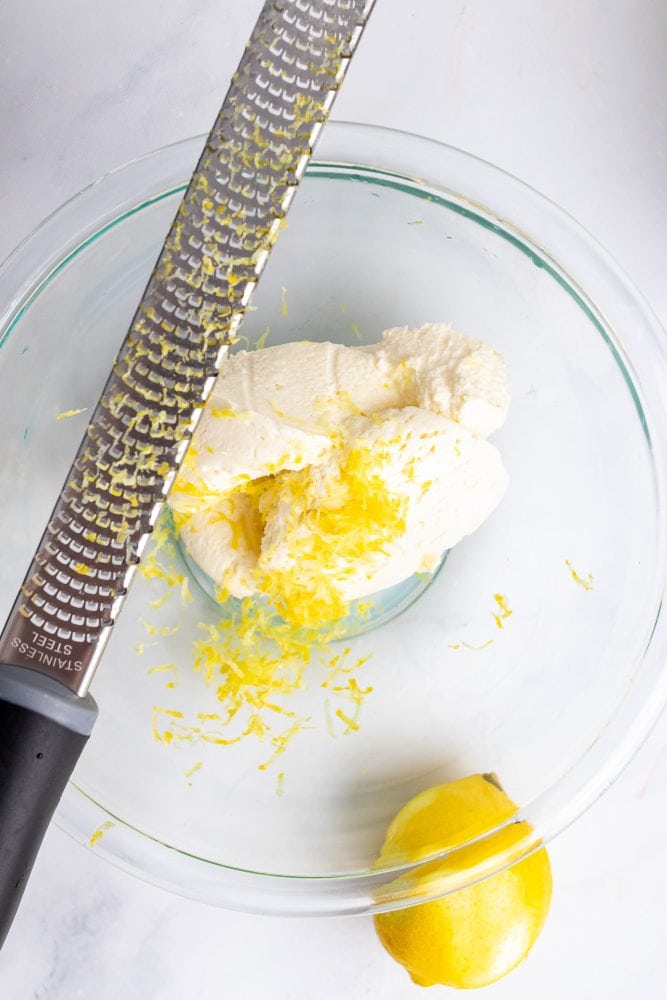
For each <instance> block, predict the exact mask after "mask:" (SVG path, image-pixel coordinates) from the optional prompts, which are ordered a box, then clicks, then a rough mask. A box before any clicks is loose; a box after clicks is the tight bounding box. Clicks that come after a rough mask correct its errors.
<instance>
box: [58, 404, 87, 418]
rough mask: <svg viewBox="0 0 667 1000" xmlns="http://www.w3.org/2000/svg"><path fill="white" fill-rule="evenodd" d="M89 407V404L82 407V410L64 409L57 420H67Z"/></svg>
mask: <svg viewBox="0 0 667 1000" xmlns="http://www.w3.org/2000/svg"><path fill="white" fill-rule="evenodd" d="M87 409H88V407H87V406H84V407H82V408H81V409H80V410H63V411H62V413H58V414H57V416H56V420H67V419H68V417H76V416H78V415H79V413H85V412H86V410H87Z"/></svg>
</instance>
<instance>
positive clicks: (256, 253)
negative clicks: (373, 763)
mask: <svg viewBox="0 0 667 1000" xmlns="http://www.w3.org/2000/svg"><path fill="white" fill-rule="evenodd" d="M373 4H374V0H268V2H267V3H265V5H264V7H263V9H262V12H261V14H260V16H259V20H258V22H257V24H256V26H255V29H254V31H253V34H252V36H251V38H250V41H249V43H248V46H247V48H246V51H245V54H244V56H243V59H242V60H241V63H240V65H239V68H238V70H237V72H236V73H235V75H234V77H233V79H232V83H231V87H230V89H229V92H228V94H227V97H226V99H225V102H224V104H223V106H222V109H221V111H220V114H219V115H218V118H217V120H216V122H215V124H214V126H213V129H212V131H211V134H210V135H209V137H208V140H207V142H206V146H205V148H204V151H203V153H202V156H201V159H200V161H199V164H198V166H197V169H196V170H195V173H194V174H193V177H192V180H191V182H190V184H189V186H188V189H187V191H186V193H185V195H184V197H183V201H182V203H181V205H180V208H179V210H178V213H177V215H176V218H175V220H174V222H173V224H172V227H171V229H170V231H169V234H168V236H167V239H166V241H165V244H164V247H163V249H162V252H161V254H160V257H159V259H158V262H157V264H156V266H155V269H154V271H153V274H152V276H151V279H150V281H149V283H148V286H147V288H146V291H145V293H144V296H143V299H142V301H141V304H140V306H139V308H138V310H137V313H136V314H135V317H134V319H133V321H132V324H131V326H130V330H129V332H128V335H127V337H126V339H125V341H124V343H123V345H122V347H121V350H120V352H119V354H118V357H117V359H116V361H115V363H114V367H113V371H112V373H111V375H110V377H109V380H108V382H107V384H106V386H105V388H104V391H103V393H102V396H101V398H100V401H99V403H98V405H97V407H96V409H95V412H94V413H93V416H92V419H91V421H90V423H89V425H88V428H87V430H86V434H85V436H84V439H83V442H82V444H81V446H80V448H79V451H78V453H77V456H76V458H75V461H74V464H73V466H72V468H71V470H70V472H69V475H68V477H67V480H66V482H65V485H64V487H63V490H62V492H61V495H60V498H59V500H58V502H57V504H56V507H55V509H54V511H53V514H52V516H51V519H50V521H49V524H48V526H47V529H46V531H45V534H44V536H43V538H42V540H41V542H40V544H39V547H38V550H37V552H36V554H35V556H34V559H33V562H32V564H31V566H30V569H29V570H28V573H27V575H26V578H25V581H24V583H23V585H22V587H21V591H20V593H19V595H18V597H17V600H16V602H15V604H14V607H13V609H12V612H11V613H10V616H9V618H8V620H7V623H6V625H5V628H4V630H3V632H2V635H1V636H0V662H6V663H13V664H15V665H18V666H27V667H31V668H33V669H35V670H38V671H41V672H42V673H45V674H47V675H49V676H52V677H56V678H57V679H58V680H59V681H61V682H62V683H63V684H65V685H66V686H67V687H68V688H70V689H72V690H74V691H75V692H77V693H78V694H81V695H83V694H84V693H85V692H86V691H87V689H88V686H89V684H90V681H91V679H92V674H93V671H94V669H95V666H96V665H97V662H98V660H99V657H100V655H101V653H102V650H103V648H104V644H105V642H106V639H107V638H108V636H109V632H110V629H111V628H112V626H113V624H114V620H115V617H116V615H117V614H118V611H119V608H120V606H121V604H122V601H123V598H124V597H125V594H126V593H127V588H128V586H129V583H130V580H131V578H132V575H133V573H134V571H135V569H136V566H137V564H138V562H139V559H140V556H141V552H142V550H143V548H144V546H145V544H146V542H147V541H148V538H149V537H150V533H151V530H152V528H153V525H154V524H155V522H156V520H157V517H158V515H159V512H160V509H161V507H162V504H163V503H164V499H165V497H166V495H167V493H168V491H169V488H170V486H171V484H172V482H173V479H174V477H175V475H176V473H177V471H178V466H179V464H180V461H181V460H182V458H183V456H184V454H185V452H186V450H187V447H188V444H189V442H190V439H191V437H192V433H193V431H194V429H195V426H196V424H197V420H198V418H199V416H200V415H201V412H202V408H203V406H204V403H205V401H206V398H207V396H208V394H209V392H210V390H211V388H212V386H213V383H214V381H215V376H216V374H217V371H218V368H219V366H220V364H221V363H222V362H223V360H224V357H225V354H226V352H227V349H228V346H229V345H230V344H231V343H233V341H234V337H235V334H236V331H237V329H238V326H239V324H240V322H241V320H242V317H243V314H244V311H245V309H246V307H247V305H248V302H249V300H250V296H251V294H252V291H253V288H254V286H255V284H256V282H257V280H258V277H259V275H260V273H261V271H262V269H263V267H264V264H265V263H266V260H267V258H268V255H269V252H270V250H271V247H272V245H273V243H274V242H275V240H276V238H277V236H278V233H279V230H280V228H281V225H282V220H283V219H284V217H285V213H286V212H287V209H288V207H289V204H290V202H291V200H292V197H293V195H294V193H295V191H296V188H297V186H298V183H299V180H300V178H301V176H302V174H303V172H304V170H305V168H306V165H307V163H308V160H309V159H310V156H311V153H312V149H313V145H314V143H315V140H316V138H317V135H318V133H319V131H320V129H321V127H322V124H323V123H324V121H325V120H326V117H327V115H328V113H329V110H330V108H331V105H332V103H333V100H334V97H335V94H336V90H337V88H338V86H339V85H340V82H341V80H342V78H343V76H344V74H345V70H346V69H347V66H348V64H349V60H350V58H351V56H352V53H353V51H354V49H355V47H356V44H357V42H358V40H359V37H360V34H361V31H362V28H363V25H364V23H365V21H366V19H367V17H368V15H369V13H370V11H371V8H372V6H373Z"/></svg>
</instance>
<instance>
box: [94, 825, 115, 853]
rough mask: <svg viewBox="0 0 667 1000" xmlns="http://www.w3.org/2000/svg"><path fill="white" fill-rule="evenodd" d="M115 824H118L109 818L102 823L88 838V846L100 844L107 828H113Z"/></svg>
mask: <svg viewBox="0 0 667 1000" xmlns="http://www.w3.org/2000/svg"><path fill="white" fill-rule="evenodd" d="M115 825H116V824H115V823H112V822H111V820H107V821H106V823H102V825H101V826H98V828H97V830H95V832H94V833H92V834H91V835H90V837H89V838H88V847H95V845H96V844H99V842H100V840H101V839H102V837H103V836H104V834H105V833H106V832H107V830H112V829H113V828H114V826H115Z"/></svg>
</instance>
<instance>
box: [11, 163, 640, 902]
mask: <svg viewBox="0 0 667 1000" xmlns="http://www.w3.org/2000/svg"><path fill="white" fill-rule="evenodd" d="M132 193H133V196H134V198H135V207H134V209H133V210H132V211H125V212H123V213H122V214H121V215H119V216H117V217H115V218H113V219H112V220H108V221H107V222H106V223H105V225H104V226H102V225H100V226H97V228H96V231H95V232H94V233H93V234H92V235H90V237H89V238H88V239H87V240H86V241H85V242H84V243H83V244H82V245H81V246H79V247H78V248H77V249H76V251H75V252H73V253H71V254H70V255H69V256H68V257H67V258H66V259H64V260H63V261H62V262H61V264H60V265H59V267H58V269H57V270H56V271H55V272H54V273H53V274H52V275H51V276H50V278H49V280H48V281H46V282H45V283H43V284H42V286H41V287H40V288H38V289H36V292H35V294H34V295H33V297H32V300H31V301H30V302H29V303H28V305H27V307H26V308H25V310H24V311H23V313H22V314H21V315H20V317H19V318H18V319H15V321H14V323H13V328H12V329H11V331H8V332H7V336H6V337H5V339H4V342H3V343H2V349H1V350H0V376H1V377H2V383H3V387H4V388H3V391H2V394H1V397H0V417H1V420H2V427H3V436H2V443H1V446H0V447H1V451H0V491H1V493H0V502H1V505H2V512H3V522H4V534H5V559H4V560H3V564H2V566H1V567H0V611H8V609H9V607H10V605H11V602H12V599H13V596H14V594H15V591H16V589H17V587H18V585H19V584H20V582H21V579H22V576H23V572H24V571H25V568H26V566H27V565H28V562H29V558H30V555H31V553H32V551H33V548H34V546H35V544H36V542H37V540H38V538H39V535H40V532H41V530H42V528H43V525H44V523H45V521H46V519H47V517H48V514H49V512H50V509H51V506H52V503H53V501H54V498H55V496H56V495H57V492H58V490H59V488H60V486H61V483H62V481H63V478H64V476H65V474H66V471H67V469H68V467H69V463H70V461H71V459H72V457H73V455H74V452H75V450H76V447H77V445H78V442H79V440H80V437H81V434H82V433H83V430H84V426H85V420H86V415H85V413H82V414H79V415H75V416H72V417H69V418H66V419H58V414H61V413H62V412H63V411H69V410H75V409H87V410H88V411H89V412H90V410H91V408H92V407H93V406H94V403H95V401H96V399H97V396H98V394H99V392H100V390H101V388H102V385H103V383H104V380H105V377H106V374H107V372H108V370H109V367H110V365H111V363H112V360H113V357H114V355H115V353H116V350H117V349H118V347H119V345H120V342H121V340H122V337H123V335H124V333H125V331H126V329H127V326H128V323H129V321H130V319H131V317H132V314H133V311H134V309H135V307H136V304H137V302H138V300H139V298H140V295H141V292H142V290H143V287H144V284H145V282H146V280H147V277H148V274H149V272H150V269H151V267H152V264H153V262H154V259H155V257H156V254H157V252H158V249H159V247H160V244H161V241H162V238H163V236H164V234H165V231H166V229H167V227H168V225H169V223H170V221H171V218H172V216H173V213H174V211H175V208H176V205H177V203H178V199H179V197H180V191H179V190H178V189H173V188H172V189H171V190H168V191H160V192H158V193H155V192H150V191H146V190H135V191H133V192H132ZM149 194H150V197H149V198H148V199H147V195H149ZM441 320H442V321H449V322H451V323H452V324H453V326H454V327H455V328H456V329H458V330H459V331H461V332H463V333H466V334H470V335H471V336H474V337H479V338H481V339H483V340H486V341H488V342H489V343H490V344H492V345H493V347H494V348H496V349H497V350H498V351H500V352H501V353H502V354H503V355H504V357H505V358H506V361H507V364H508V368H509V373H510V379H511V387H512V405H511V409H510V415H509V419H508V421H507V424H506V425H505V427H503V429H502V430H501V431H500V432H499V433H498V434H497V435H496V436H495V437H494V441H495V443H496V444H497V445H498V447H499V448H500V449H501V452H502V454H503V457H504V460H505V462H506V465H507V467H508V470H509V473H510V488H509V491H508V493H507V495H506V497H505V499H504V500H503V502H502V504H501V505H500V507H499V508H498V509H497V510H496V511H495V512H494V514H493V515H492V516H491V517H490V518H489V520H488V521H487V522H486V523H485V524H484V525H483V526H482V527H481V528H480V529H479V530H478V531H477V532H476V533H475V534H474V535H473V536H471V537H470V538H468V539H465V540H464V541H463V542H461V543H460V544H459V545H458V546H457V547H456V548H455V549H454V550H452V551H451V553H450V554H449V557H448V558H447V560H446V563H445V565H444V567H443V569H442V571H441V572H440V573H439V575H438V576H437V578H435V579H434V580H433V581H432V582H431V584H430V586H428V587H426V588H424V589H423V592H422V593H421V594H420V595H419V597H418V599H417V600H416V601H414V602H413V603H412V604H410V606H408V607H406V609H405V610H403V611H402V613H401V614H400V615H399V616H397V617H394V618H393V619H392V620H390V621H388V622H387V623H386V624H383V625H382V626H381V627H380V628H377V629H375V630H373V631H369V632H366V633H365V634H362V635H359V636H354V637H352V638H350V639H349V640H346V641H345V643H338V644H334V645H332V646H331V647H330V648H329V649H328V650H327V651H326V655H325V654H322V652H321V651H320V650H318V651H316V652H317V655H314V656H313V662H311V664H310V666H309V667H308V670H307V672H306V678H307V688H306V689H305V690H302V691H299V692H297V693H295V694H293V695H291V696H290V697H289V698H285V699H284V701H283V703H282V704H283V705H284V707H285V708H287V709H289V710H290V711H293V712H295V713H297V714H298V716H299V717H300V718H302V719H307V720H308V721H307V724H306V725H304V726H303V727H302V728H301V730H300V731H299V732H297V733H296V735H294V736H293V738H291V739H290V740H289V741H288V742H287V744H286V748H285V749H284V752H282V753H280V754H279V755H278V756H276V757H275V759H273V758H274V751H275V750H276V749H279V748H280V747H281V745H282V744H281V739H280V738H281V735H284V734H285V733H286V732H287V731H288V730H289V729H290V726H291V722H292V719H291V717H290V716H283V715H280V714H278V713H276V712H273V713H272V712H268V713H264V715H265V718H266V722H267V723H268V724H270V727H271V728H270V731H269V732H268V733H266V734H265V735H264V738H260V736H258V735H252V734H250V735H248V736H246V737H245V738H243V739H240V740H239V741H238V742H232V743H230V744H229V745H221V744H220V743H217V742H215V741H216V740H226V739H230V740H233V739H234V738H235V737H236V736H237V735H238V734H239V732H240V731H242V730H243V729H244V728H245V726H246V724H247V722H248V716H247V713H246V714H243V713H241V715H240V716H239V717H237V718H236V719H235V720H234V721H233V723H230V724H229V725H227V726H224V725H221V724H220V723H219V721H218V720H215V719H212V718H208V719H205V718H202V713H203V715H204V716H209V717H213V716H215V715H219V714H220V713H221V712H222V711H223V709H224V705H221V703H220V701H219V700H218V698H217V695H216V685H215V684H206V682H205V681H204V679H203V677H202V674H201V672H197V671H195V670H194V667H193V660H194V654H193V644H194V643H195V642H196V640H198V639H201V637H202V627H201V626H202V624H204V625H207V624H209V625H210V624H215V622H216V614H217V611H216V609H215V608H214V607H213V605H212V604H211V601H210V600H209V599H208V598H207V597H206V595H205V594H204V593H203V592H202V591H201V590H200V589H199V588H198V587H197V586H195V585H193V586H191V588H190V590H191V595H192V600H190V601H189V602H187V603H184V602H183V601H182V600H181V596H180V594H179V593H176V592H174V593H173V594H172V596H171V597H170V598H169V599H168V600H167V601H166V603H164V604H163V605H162V606H161V607H152V606H151V602H155V600H156V598H159V596H160V594H162V593H163V584H162V583H161V582H160V581H159V580H157V581H156V580H152V581H147V580H144V579H141V578H139V579H137V581H136V584H135V585H134V586H133V589H132V592H131V594H130V597H129V598H128V602H127V605H126V607H125V610H124V612H123V614H122V616H121V618H120V620H119V624H118V625H117V627H116V629H115V630H114V634H113V636H112V639H111V641H110V644H109V646H108V649H107V651H106V653H105V656H104V660H103V663H102V666H101V668H100V669H99V671H98V674H97V676H96V678H95V681H94V685H93V693H94V695H95V698H96V699H97V701H98V703H99V705H100V710H101V711H100V719H99V723H98V725H97V728H96V730H95V732H94V734H93V737H92V738H91V741H90V744H89V746H88V748H87V750H86V753H85V755H84V756H83V758H82V760H81V762H80V764H79V766H78V767H77V770H76V772H75V775H74V779H73V783H74V786H75V787H76V789H78V790H80V792H81V793H83V794H84V795H85V796H86V797H87V798H88V799H89V800H92V801H93V802H94V803H96V804H97V805H98V806H99V807H100V815H101V816H104V815H106V814H108V815H109V816H111V817H112V819H113V822H115V823H117V824H119V825H122V826H126V827H127V828H131V829H132V830H133V831H134V832H135V833H136V836H137V837H139V838H144V839H147V840H149V841H150V842H151V843H152V844H154V845H155V850H158V851H159V850H161V849H162V848H161V845H165V846H166V847H168V848H175V849H176V850H177V851H180V852H184V853H185V854H187V855H189V856H192V857H194V858H195V859H201V860H202V862H203V863H205V864H207V865H211V868H212V870H213V869H214V868H215V866H217V865H224V866H232V867H237V868H241V869H245V870H250V871H254V872H263V873H273V874H281V875H311V876H331V875H339V874H342V873H357V872H365V871H367V870H368V869H369V867H370V866H371V865H372V864H373V861H374V858H375V856H376V855H377V852H378V849H379V847H380V845H381V843H382V840H383V835H384V831H385V828H386V826H387V824H388V822H389V821H390V819H391V817H392V815H393V814H394V813H395V812H396V811H397V809H398V808H400V807H401V806H402V805H403V804H404V803H405V802H406V800H407V799H409V798H410V797H411V796H412V795H414V794H415V793H416V792H418V791H420V790H422V789H424V788H426V787H428V786H430V785H434V784H436V783H439V782H442V781H447V780H449V779H451V778H454V777H459V776H462V775H465V774H468V773H471V772H475V771H494V772H496V773H497V774H498V775H499V777H500V779H501V781H502V783H503V785H504V786H505V788H506V789H507V791H508V792H509V793H510V794H511V796H512V797H513V798H514V800H515V801H516V802H517V803H519V804H520V805H521V806H524V807H525V806H527V805H528V804H530V803H531V802H533V801H534V800H536V799H538V798H539V797H540V796H542V795H543V794H544V793H545V792H546V791H547V790H548V789H549V788H551V787H552V786H554V785H555V784H556V783H557V782H558V781H559V780H560V779H561V778H562V777H563V776H564V775H566V774H567V773H568V772H569V771H570V769H571V768H572V767H573V766H574V765H575V763H576V762H577V761H578V760H579V759H580V758H581V756H582V754H584V752H585V751H586V750H587V748H588V747H590V746H591V745H592V744H594V743H595V741H596V740H597V739H598V737H599V735H600V734H601V733H602V732H603V731H604V730H605V728H606V727H607V726H608V724H609V722H610V719H612V717H613V715H614V713H615V711H616V709H617V706H618V705H619V703H620V702H621V700H622V699H623V697H624V695H625V693H626V691H627V690H628V687H629V686H630V685H631V683H632V680H633V676H634V674H635V672H636V670H637V668H638V665H639V663H640V661H641V657H642V654H643V651H644V648H645V646H646V642H647V638H648V636H649V635H650V631H651V628H652V625H653V623H654V620H655V615H656V607H655V605H653V604H652V603H651V602H650V601H647V599H646V595H647V594H649V593H651V592H652V586H653V580H654V577H655V572H656V560H657V559H658V558H659V555H658V553H657V552H656V546H655V537H656V531H657V516H658V515H657V503H656V486H655V480H654V460H653V455H652V451H651V443H650V439H649V436H648V434H647V429H646V418H645V414H644V413H643V411H642V406H641V404H640V401H639V399H640V397H639V394H638V391H637V388H636V386H635V384H634V382H633V378H632V377H631V375H630V373H629V372H628V370H627V368H626V367H625V366H624V364H623V362H622V360H621V355H620V354H619V352H618V351H617V349H616V345H615V340H614V332H613V331H611V330H609V329H606V328H605V326H604V323H603V322H602V321H601V320H600V319H599V318H598V317H597V316H596V314H595V312H594V311H593V310H592V309H591V308H590V306H589V303H587V301H586V299H585V297H584V296H583V294H582V293H581V292H580V291H579V290H578V289H577V288H575V287H574V285H573V283H571V282H570V281H569V280H568V278H567V277H566V276H565V275H564V274H562V273H561V272H559V271H558V269H557V268H555V267H553V266H552V265H551V263H550V261H549V260H548V259H547V258H546V256H545V255H542V254H541V252H540V250H539V249H538V248H537V247H536V246H535V245H534V244H533V243H532V242H531V241H530V240H529V238H528V237H526V238H525V239H522V238H521V237H520V236H518V235H517V233H516V232H514V231H510V230H509V229H508V228H504V227H503V226H502V225H501V224H499V223H498V222H497V220H496V221H489V219H488V217H487V215H486V214H485V213H484V212H483V211H481V210H480V211H479V212H478V211H476V210H475V208H474V206H471V205H470V203H468V202H466V201H465V199H464V198H463V197H460V196H457V195H454V194H448V193H446V191H444V190H442V189H440V190H438V189H436V188H433V187H430V186H428V185H426V184H425V183H421V182H418V181H414V180H410V179H408V178H405V177H403V176H400V175H399V174H398V173H394V172H392V171H379V170H376V169H373V168H371V167H367V166H364V165H363V164H354V165H349V164H344V163H329V162H320V163H316V164H313V165H312V166H311V168H310V169H309V171H308V173H307V175H306V177H305V180H304V182H303V186H302V189H301V190H300V192H299V196H298V198H297V199H296V202H295V205H294V208H293V210H292V211H291V213H290V216H289V222H288V225H287V227H286V229H285V231H284V233H283V234H282V235H281V238H280V240H279V241H278V244H277V246H276V249H275V251H274V254H273V255H272V258H271V260H270V262H269V264H268V266H267V269H266V272H265V275H264V277H263V279H262V282H261V284H260V286H259V288H258V292H257V294H256V296H255V298H254V301H253V310H252V311H251V312H250V313H249V315H248V317H247V319H246V321H245V323H244V326H243V328H242V331H241V332H242V334H243V337H245V338H246V341H245V342H244V344H242V345H241V346H245V344H247V345H248V346H253V345H254V344H256V343H257V341H258V340H260V338H262V337H263V336H264V334H265V332H266V331H267V330H268V334H266V343H268V344H269V345H271V344H278V343H282V342H286V341H291V340H298V339H310V340H335V341H341V342H345V343H347V344H356V343H369V342H371V341H373V340H375V339H377V338H378V337H379V335H380V333H381V331H382V330H383V329H385V328H386V327H389V326H397V325H403V324H405V325H410V326H414V325H418V324H421V323H423V322H428V321H441ZM168 558H169V559H172V555H171V554H170V555H169V556H168ZM180 560H181V557H180V556H179V555H178V553H177V552H176V553H174V554H173V559H172V565H173V566H174V567H176V570H177V572H178V573H183V574H185V575H186V577H187V575H188V570H187V567H186V566H185V564H184V563H182V561H180ZM161 588H162V589H161ZM176 589H178V588H176ZM503 608H505V609H506V610H505V611H503ZM510 610H511V614H510V613H509V611H510ZM147 626H148V627H147ZM175 626H178V631H172V630H173V629H174V628H175ZM155 630H157V634H155ZM161 630H164V632H165V633H169V634H161ZM334 656H338V657H340V658H341V659H340V661H339V662H340V664H342V665H343V666H347V667H352V666H353V665H354V664H357V663H358V662H359V661H364V662H362V663H361V664H360V665H359V666H358V667H356V668H355V669H354V671H353V672H350V673H349V674H347V673H345V672H342V673H340V674H339V675H337V682H336V683H331V676H332V674H331V662H330V661H331V658H332V657H334ZM349 676H354V677H355V679H356V681H357V683H358V685H359V687H360V688H362V689H364V690H367V689H368V690H367V693H366V694H365V696H364V697H363V704H362V705H361V709H360V711H359V710H358V706H357V704H356V702H355V701H354V700H351V699H350V697H349V690H347V689H345V690H336V688H337V687H338V688H345V685H346V684H347V683H348V678H349ZM323 684H327V685H328V686H324V687H323V686H322V685H323ZM156 710H157V711H156ZM174 712H175V713H181V715H180V716H179V715H173V714H169V713H174ZM357 712H358V715H357V714H356V713H357ZM169 726H171V727H172V730H173V731H174V732H175V734H176V735H175V736H174V738H172V740H171V742H170V743H166V742H164V739H163V740H160V739H156V735H155V733H156V731H157V733H158V735H160V734H161V733H163V732H164V730H165V727H167V728H168V727H169ZM186 730H187V732H188V733H189V734H190V737H191V738H189V739H182V738H179V734H180V735H184V734H185V733H186ZM260 735H261V734H260ZM272 738H273V739H274V742H273V743H272ZM267 762H269V763H268V766H266V767H265V766H264V765H266V764H267ZM92 832H93V830H92V829H89V828H86V829H81V830H80V831H79V834H80V836H81V837H82V838H83V839H86V838H87V837H88V836H90V834H91V833H92ZM433 847H434V849H435V848H437V843H435V842H434V845H433ZM218 871H219V870H218ZM212 877H214V878H215V877H218V876H217V875H216V874H215V871H214V872H213V875H212ZM182 889H183V891H188V889H187V886H183V887H182Z"/></svg>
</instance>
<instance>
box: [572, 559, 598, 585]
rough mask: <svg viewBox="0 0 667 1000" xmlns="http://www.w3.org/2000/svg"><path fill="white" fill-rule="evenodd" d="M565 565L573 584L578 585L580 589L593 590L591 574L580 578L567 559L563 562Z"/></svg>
mask: <svg viewBox="0 0 667 1000" xmlns="http://www.w3.org/2000/svg"><path fill="white" fill-rule="evenodd" d="M565 565H566V566H567V568H568V569H569V571H570V576H571V578H572V579H573V580H574V582H575V583H576V584H578V585H579V586H580V587H583V588H584V590H592V589H593V574H592V573H587V574H586V576H581V575H580V574H579V573H577V571H576V569H575V568H574V566H573V565H572V563H571V562H570V560H569V559H566V560H565Z"/></svg>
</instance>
